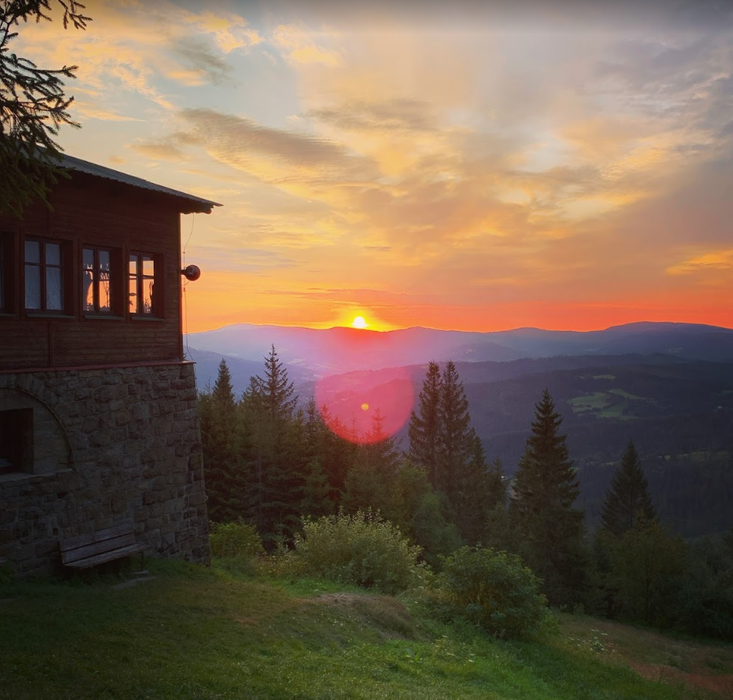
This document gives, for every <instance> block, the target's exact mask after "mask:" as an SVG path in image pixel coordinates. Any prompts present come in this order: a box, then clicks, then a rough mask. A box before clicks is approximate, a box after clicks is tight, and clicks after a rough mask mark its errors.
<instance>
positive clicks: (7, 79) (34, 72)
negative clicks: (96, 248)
mask: <svg viewBox="0 0 733 700" xmlns="http://www.w3.org/2000/svg"><path fill="white" fill-rule="evenodd" d="M58 4H59V6H60V8H61V9H62V10H63V16H62V22H63V26H64V29H66V28H68V27H69V25H72V26H73V27H74V28H75V29H81V30H83V29H86V26H87V22H90V21H91V18H90V17H86V16H85V15H83V14H82V10H84V5H83V4H81V3H80V2H78V1H77V0H59V3H58ZM51 7H52V3H51V2H50V0H4V2H0V213H2V214H5V213H12V214H14V215H15V216H17V217H18V218H20V217H21V216H22V214H23V209H24V207H25V206H27V205H28V204H30V203H31V202H32V201H33V200H34V199H35V198H36V197H40V198H41V199H42V200H43V201H46V200H47V196H48V194H49V191H50V187H51V185H53V184H55V183H56V182H57V181H58V176H59V175H65V171H64V170H63V169H62V168H61V167H60V164H59V163H60V160H61V151H62V149H61V147H60V146H59V144H58V143H57V142H56V140H55V139H56V137H57V136H58V132H59V128H60V127H61V126H62V125H63V124H67V125H69V126H72V127H76V128H78V127H79V124H78V123H77V122H75V121H74V120H73V119H72V118H71V115H70V114H69V112H68V111H67V110H68V108H69V106H70V105H71V103H72V102H73V100H74V98H73V97H67V96H66V94H65V92H64V81H63V78H74V77H75V71H76V70H77V66H62V67H61V68H58V69H44V68H39V67H38V66H36V64H35V63H33V61H31V60H29V59H27V58H23V57H22V56H18V55H17V54H16V53H15V52H13V51H10V50H9V43H10V42H11V41H12V40H13V39H14V38H15V37H17V35H18V32H17V29H16V28H17V27H18V26H19V25H20V24H21V23H26V22H28V21H35V22H39V21H40V20H51V16H50V15H51ZM67 177H68V176H67Z"/></svg>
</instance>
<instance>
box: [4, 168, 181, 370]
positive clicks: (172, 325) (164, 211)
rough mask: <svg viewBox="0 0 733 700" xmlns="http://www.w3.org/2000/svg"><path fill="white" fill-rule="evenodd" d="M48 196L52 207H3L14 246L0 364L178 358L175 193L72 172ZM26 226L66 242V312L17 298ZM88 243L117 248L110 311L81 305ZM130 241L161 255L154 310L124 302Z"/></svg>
mask: <svg viewBox="0 0 733 700" xmlns="http://www.w3.org/2000/svg"><path fill="white" fill-rule="evenodd" d="M50 201H51V204H52V206H53V211H49V210H48V209H47V208H46V207H45V206H44V205H43V204H40V203H39V204H37V205H34V206H33V207H29V208H28V209H27V211H26V214H25V216H24V218H23V220H21V221H19V220H17V219H13V218H12V217H0V234H3V235H4V240H5V241H6V245H5V250H6V253H7V252H8V251H12V259H11V260H9V261H6V265H5V272H6V276H7V277H8V284H7V285H6V297H7V298H8V300H9V301H10V304H9V308H6V310H5V313H0V370H11V369H21V368H36V367H37V368H48V367H73V366H83V365H105V364H107V365H115V364H128V363H136V362H150V361H169V360H182V359H183V357H182V343H181V320H180V303H181V273H180V265H181V263H180V214H179V212H178V208H177V205H176V203H175V200H172V199H171V198H169V197H167V196H165V195H161V194H158V193H155V192H148V191H146V190H143V189H140V188H137V187H132V186H129V185H125V184H122V183H117V182H115V181H112V180H104V179H100V178H97V177H92V176H89V175H85V174H82V173H75V174H74V175H73V177H72V180H71V181H68V180H61V182H60V183H59V184H58V185H57V186H56V188H55V189H54V192H53V193H52V196H51V200H50ZM26 236H29V237H39V238H46V239H56V240H59V241H63V242H64V243H65V248H64V250H65V251H66V253H67V256H66V262H65V268H64V275H65V281H64V287H65V292H66V295H67V296H66V307H67V308H66V310H65V312H64V313H63V314H58V315H56V314H50V313H48V314H38V313H33V312H28V311H26V310H25V309H24V308H23V307H24V279H23V272H24V271H23V264H22V255H21V252H22V251H23V247H24V240H25V237H26ZM85 244H87V245H95V246H102V247H107V248H111V249H117V250H119V253H120V255H119V265H118V269H117V285H118V290H119V291H120V293H121V296H120V297H119V298H118V302H119V305H118V308H117V311H118V312H119V313H118V315H117V316H116V317H114V318H109V317H101V316H94V315H90V314H85V312H84V311H83V310H82V301H83V300H82V295H83V280H82V247H83V246H84V245H85ZM131 251H134V252H142V253H152V254H153V255H156V256H160V257H159V260H161V261H163V269H162V270H160V269H156V277H157V280H162V281H163V290H160V291H163V292H164V293H163V299H162V304H161V305H160V308H161V311H162V313H160V314H159V316H160V317H159V318H140V317H134V316H132V315H131V314H130V313H129V311H128V296H127V290H128V287H127V256H128V253H129V252H131ZM158 286H159V285H158V283H157V282H156V287H158ZM157 293H158V290H156V294H157ZM6 306H8V305H6Z"/></svg>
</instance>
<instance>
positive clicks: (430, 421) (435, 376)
mask: <svg viewBox="0 0 733 700" xmlns="http://www.w3.org/2000/svg"><path fill="white" fill-rule="evenodd" d="M441 393H442V380H441V378H440V367H439V366H438V363H437V362H430V363H429V364H428V371H427V373H426V375H425V379H424V380H423V386H422V390H421V391H420V394H419V396H418V412H417V413H416V412H415V411H413V412H412V414H411V416H410V426H409V429H408V436H409V439H410V451H409V455H410V459H411V460H412V461H413V462H414V463H415V464H417V465H419V466H421V467H423V468H424V469H425V470H426V471H427V473H428V477H429V478H430V482H431V483H432V484H433V488H437V487H438V486H437V484H438V462H439V453H440V449H439V422H440V416H439V412H440V398H441Z"/></svg>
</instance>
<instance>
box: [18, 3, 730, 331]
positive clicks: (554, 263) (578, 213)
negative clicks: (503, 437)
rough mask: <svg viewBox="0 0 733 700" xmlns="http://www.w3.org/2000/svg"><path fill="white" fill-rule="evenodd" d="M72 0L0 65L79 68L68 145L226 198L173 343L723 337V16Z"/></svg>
mask: <svg viewBox="0 0 733 700" xmlns="http://www.w3.org/2000/svg"><path fill="white" fill-rule="evenodd" d="M86 4H87V9H86V14H88V15H90V16H91V17H92V18H93V21H92V22H91V23H90V25H89V28H88V29H87V30H86V31H85V32H80V31H75V30H74V29H68V30H66V31H64V30H63V28H62V25H61V22H60V16H59V13H58V12H57V11H56V8H54V22H53V23H48V22H42V23H40V24H38V25H28V26H22V27H21V28H20V30H19V32H20V34H19V37H18V38H17V39H16V40H15V41H14V42H13V44H12V46H11V49H12V50H13V51H17V52H18V53H19V54H21V55H25V56H27V57H29V58H31V59H32V60H34V61H35V62H36V63H37V64H38V65H40V66H43V67H54V68H55V67H60V66H61V65H62V64H78V65H79V70H78V73H77V76H78V77H77V80H75V81H70V82H69V85H68V92H69V93H70V94H73V95H75V97H76V101H75V102H74V104H73V105H72V109H71V111H72V115H73V116H74V117H75V118H76V119H77V120H78V121H79V122H80V123H81V125H82V129H81V130H73V129H70V128H68V127H67V128H64V129H63V130H62V132H61V135H60V139H59V141H60V143H61V145H62V146H63V147H64V149H65V150H66V152H67V153H69V154H70V155H74V156H77V157H79V158H84V159H86V160H91V161H94V162H96V163H100V164H102V165H107V166H109V167H112V168H116V169H119V170H121V171H123V172H127V173H131V174H133V175H137V176H140V177H143V178H146V179H148V180H152V181H153V182H157V183H160V184H164V185H167V186H169V187H174V188H177V189H181V190H184V191H186V192H190V193H192V194H197V195H200V196H203V197H207V198H210V199H213V200H215V201H217V202H221V203H222V204H223V205H224V206H223V207H221V208H217V209H215V210H214V212H213V213H212V214H211V215H208V216H207V215H203V214H199V215H195V217H194V216H184V217H182V237H183V242H184V244H186V246H185V259H186V262H187V263H195V264H197V265H199V266H200V267H201V268H202V270H203V274H202V276H201V279H200V280H199V281H197V282H195V283H192V284H190V285H189V286H188V288H187V291H186V307H187V324H186V325H187V330H189V331H200V330H208V329H212V328H218V327H220V326H223V325H226V324H231V323H238V322H243V323H258V324H278V325H299V326H312V327H330V326H334V325H346V324H349V323H351V321H352V319H353V318H354V317H355V316H357V315H359V316H362V317H363V318H364V319H365V322H366V323H367V324H369V327H370V328H373V329H376V330H383V329H391V328H402V327H408V326H426V327H433V328H445V329H458V330H480V331H488V330H499V329H508V328H515V327H520V326H537V327H542V328H552V329H576V330H586V329H593V328H605V327H607V326H609V325H613V324H617V323H625V322H630V321H641V320H648V321H662V320H666V321H688V322H700V323H711V324H717V325H723V326H727V327H733V31H732V30H731V27H732V26H733V25H732V23H731V15H730V10H729V9H728V8H729V7H730V5H729V3H724V2H720V3H714V2H707V1H705V0H697V1H696V2H690V3H686V2H683V3H678V5H679V7H678V8H677V9H676V10H675V11H674V12H672V11H667V10H665V9H664V8H667V7H671V6H673V5H675V3H674V2H671V3H670V2H664V3H655V2H651V3H647V4H646V5H644V7H645V8H647V9H645V10H644V11H641V10H638V9H631V8H632V7H633V6H632V5H631V4H629V5H626V6H620V8H619V9H616V10H614V11H609V10H605V11H604V10H602V9H599V7H602V5H599V4H598V3H595V2H593V3H590V2H589V3H585V4H582V3H570V2H568V3H565V4H563V3H560V2H559V1H558V2H552V1H551V2H549V3H540V4H538V5H532V4H530V3H529V2H527V3H523V4H521V3H520V5H519V7H521V9H520V10H514V11H511V10H510V9H508V8H509V7H511V6H512V5H511V4H507V5H505V6H502V5H498V4H494V5H492V6H491V8H490V9H481V8H482V7H483V4H480V3H463V4H462V3H461V2H460V1H458V2H445V3H442V4H435V5H427V4H424V3H422V4H420V3H403V4H399V3H398V4H396V7H397V9H393V8H394V6H395V4H394V3H391V4H390V3H383V4H380V3H379V2H371V3H366V2H364V3H357V4H356V5H354V6H353V7H352V8H351V9H346V8H347V7H348V3H336V2H333V3H327V2H321V3H318V4H316V3H314V2H307V1H306V2H295V1H293V2H282V1H280V2H278V1H276V0H266V1H263V2H259V3H256V2H238V1H237V0H229V1H226V0H222V1H221V2H218V3H217V2H211V1H209V2H206V3H195V2H176V3H174V2H168V1H166V0H162V1H156V2H155V3H153V2H146V1H144V0H142V1H139V2H136V1H135V0H118V1H113V0H109V1H108V2H97V1H95V0H87V3H86ZM610 4H614V3H605V5H606V6H608V5H610ZM513 6H514V7H517V4H516V3H515V4H514V5H513ZM202 7H205V8H206V9H205V10H203V9H201V8H202ZM716 7H717V8H718V9H717V10H716Z"/></svg>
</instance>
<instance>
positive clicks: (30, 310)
mask: <svg viewBox="0 0 733 700" xmlns="http://www.w3.org/2000/svg"><path fill="white" fill-rule="evenodd" d="M28 243H37V244H38V246H39V261H38V262H29V261H28V257H27V248H26V246H27V245H28ZM51 245H53V246H58V249H59V262H58V263H49V262H48V261H47V259H46V250H47V247H48V246H51ZM66 248H67V246H66V243H65V241H63V240H60V239H49V238H41V237H36V236H26V237H25V239H24V240H23V309H24V310H25V313H26V314H28V315H36V314H43V315H46V314H51V315H54V316H64V315H66V314H67V310H68V305H69V300H68V294H69V291H68V276H69V275H68V267H69V265H68V258H69V256H68V250H67V249H66ZM29 267H35V268H37V269H38V276H39V289H38V294H39V297H40V305H39V307H38V308H34V307H29V306H28V268H29ZM49 269H56V270H58V271H59V280H60V282H59V285H60V289H59V300H60V304H61V308H59V309H50V308H48V270H49Z"/></svg>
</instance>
